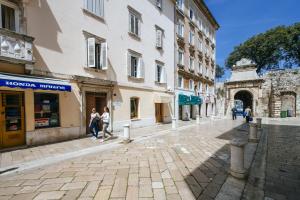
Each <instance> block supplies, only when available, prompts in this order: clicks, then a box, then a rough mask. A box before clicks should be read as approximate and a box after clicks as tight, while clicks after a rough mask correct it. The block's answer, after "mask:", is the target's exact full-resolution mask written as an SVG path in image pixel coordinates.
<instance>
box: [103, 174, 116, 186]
mask: <svg viewBox="0 0 300 200" xmlns="http://www.w3.org/2000/svg"><path fill="white" fill-rule="evenodd" d="M115 178H116V176H115V175H112V174H105V175H104V178H103V181H102V183H101V185H106V186H112V185H114V182H115Z"/></svg>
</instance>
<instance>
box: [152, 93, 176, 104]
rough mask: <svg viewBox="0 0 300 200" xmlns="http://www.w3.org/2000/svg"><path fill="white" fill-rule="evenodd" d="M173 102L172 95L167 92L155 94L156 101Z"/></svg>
mask: <svg viewBox="0 0 300 200" xmlns="http://www.w3.org/2000/svg"><path fill="white" fill-rule="evenodd" d="M170 102H172V96H171V95H167V94H155V95H154V103H170Z"/></svg>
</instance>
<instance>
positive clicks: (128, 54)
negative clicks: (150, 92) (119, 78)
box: [126, 52, 131, 76]
mask: <svg viewBox="0 0 300 200" xmlns="http://www.w3.org/2000/svg"><path fill="white" fill-rule="evenodd" d="M126 60H127V75H128V76H131V60H130V53H129V52H127V53H126Z"/></svg>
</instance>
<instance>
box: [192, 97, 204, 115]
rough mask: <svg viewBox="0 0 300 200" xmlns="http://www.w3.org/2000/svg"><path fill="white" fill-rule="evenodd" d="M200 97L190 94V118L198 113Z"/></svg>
mask: <svg viewBox="0 0 300 200" xmlns="http://www.w3.org/2000/svg"><path fill="white" fill-rule="evenodd" d="M201 104H202V99H201V98H200V97H199V96H194V95H191V118H192V119H196V117H197V115H199V114H200V105H201Z"/></svg>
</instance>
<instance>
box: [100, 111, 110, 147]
mask: <svg viewBox="0 0 300 200" xmlns="http://www.w3.org/2000/svg"><path fill="white" fill-rule="evenodd" d="M100 118H101V119H102V122H103V139H105V134H106V133H107V134H108V135H110V137H112V136H113V134H112V133H111V132H109V131H108V127H109V121H110V116H109V109H108V107H107V106H105V107H104V112H103V114H102V115H101V117H100ZM101 141H103V140H101Z"/></svg>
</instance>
